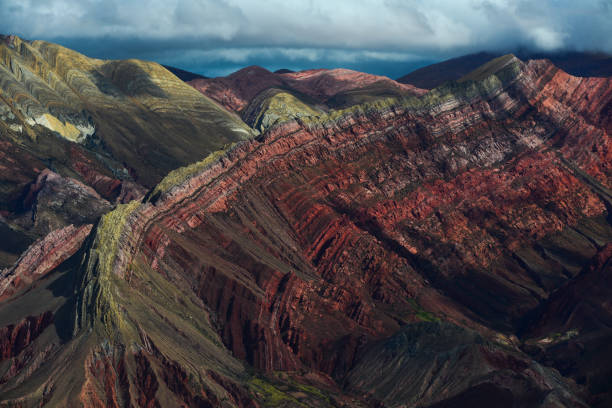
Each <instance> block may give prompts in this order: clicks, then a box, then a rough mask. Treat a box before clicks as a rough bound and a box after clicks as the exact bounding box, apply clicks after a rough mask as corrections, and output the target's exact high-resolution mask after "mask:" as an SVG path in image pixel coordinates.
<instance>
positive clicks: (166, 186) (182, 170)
mask: <svg viewBox="0 0 612 408" xmlns="http://www.w3.org/2000/svg"><path fill="white" fill-rule="evenodd" d="M235 145H236V143H231V144H229V145H226V146H225V147H224V148H223V149H221V150H217V151H215V152H212V153H211V154H209V155H208V156H206V158H204V160H200V161H198V162H195V163H192V164H190V165H188V166H184V167H179V168H178V169H176V170H173V171H171V172H170V173H168V175H167V176H166V177H164V178H163V180H162V181H161V182H160V183H159V184H158V185H157V186H155V188H154V189H153V192H152V193H151V197H156V196H159V195H160V194H161V193H167V192H168V191H169V190H170V189H171V188H172V187H174V186H177V185H179V184H181V183H184V182H185V181H187V180H189V179H190V178H191V177H193V176H195V175H196V174H198V173H199V172H201V171H202V170H204V169H205V168H206V167H207V166H208V165H210V164H212V163H214V162H215V161H217V160H219V159H220V158H221V157H223V155H224V154H225V153H226V152H227V151H228V150H229V149H231V148H232V147H234V146H235Z"/></svg>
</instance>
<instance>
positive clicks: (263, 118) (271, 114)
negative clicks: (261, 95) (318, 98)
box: [252, 92, 322, 131]
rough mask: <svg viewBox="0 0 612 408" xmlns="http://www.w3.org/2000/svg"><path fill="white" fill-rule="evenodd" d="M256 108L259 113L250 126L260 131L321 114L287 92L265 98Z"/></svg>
mask: <svg viewBox="0 0 612 408" xmlns="http://www.w3.org/2000/svg"><path fill="white" fill-rule="evenodd" d="M258 108H259V113H258V114H257V116H256V117H255V120H254V121H253V125H252V126H253V127H254V128H255V129H257V130H260V131H264V130H265V129H267V128H269V127H270V126H272V125H275V124H277V123H282V122H286V121H288V120H291V119H296V118H302V117H306V116H313V117H316V116H319V115H321V113H322V112H320V111H317V110H315V109H314V108H312V107H310V106H309V105H307V104H305V103H304V102H302V101H301V100H299V99H298V98H297V97H295V96H294V95H292V94H290V93H288V92H278V93H276V94H274V95H273V96H271V97H268V98H266V99H265V100H264V102H263V103H262V104H261V105H260V106H259V107H258Z"/></svg>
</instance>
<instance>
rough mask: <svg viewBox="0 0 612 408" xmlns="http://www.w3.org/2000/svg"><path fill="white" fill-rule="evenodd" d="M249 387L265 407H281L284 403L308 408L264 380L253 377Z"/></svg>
mask: <svg viewBox="0 0 612 408" xmlns="http://www.w3.org/2000/svg"><path fill="white" fill-rule="evenodd" d="M247 386H248V388H249V389H250V390H251V391H252V392H253V393H254V394H255V395H257V396H258V397H260V399H261V400H262V402H263V404H264V407H270V408H273V407H278V406H281V404H284V403H292V404H295V406H303V407H306V405H304V404H301V403H300V402H299V401H298V400H297V399H296V398H295V397H292V396H291V395H289V394H287V393H285V392H283V391H281V390H280V389H278V388H277V387H275V386H274V385H272V384H271V383H269V382H268V381H266V380H264V379H262V378H259V377H253V378H252V379H251V380H249V382H248V384H247Z"/></svg>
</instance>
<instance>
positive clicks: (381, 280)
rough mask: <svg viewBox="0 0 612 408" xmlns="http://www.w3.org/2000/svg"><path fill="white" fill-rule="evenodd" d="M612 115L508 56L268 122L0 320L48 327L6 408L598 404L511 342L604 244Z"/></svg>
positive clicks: (607, 89)
mask: <svg viewBox="0 0 612 408" xmlns="http://www.w3.org/2000/svg"><path fill="white" fill-rule="evenodd" d="M282 75H283V76H291V75H293V76H295V77H296V79H295V81H299V78H298V77H299V76H300V75H304V76H305V78H313V77H315V78H316V75H315V73H306V74H304V73H302V74H300V73H297V74H291V73H287V74H282ZM270 78H271V79H270V80H271V81H272V79H273V78H272V77H270ZM274 78H277V77H274ZM313 81H315V80H313ZM315 83H316V81H315ZM266 86H267V85H266ZM275 86H276V85H275ZM312 86H313V87H314V88H316V87H315V86H314V85H312ZM268 88H269V87H268ZM313 92H315V91H313ZM313 94H314V93H313ZM290 95H292V96H293V94H290ZM272 96H273V97H275V96H278V93H273V95H272ZM252 97H254V98H255V99H257V98H256V95H252ZM283 98H289V99H290V98H291V97H290V96H287V97H285V96H283ZM230 99H231V98H230ZM240 100H242V99H240ZM282 100H286V99H282V98H281V101H282ZM238 102H239V101H238ZM238 102H236V103H238ZM249 103H250V102H249ZM292 103H294V104H295V101H293V102H292ZM611 103H612V81H610V80H605V79H580V78H575V77H571V76H569V75H567V74H566V73H564V72H562V71H560V70H559V69H557V68H556V67H554V66H553V65H551V64H550V63H547V62H545V61H530V62H528V63H523V62H521V61H519V60H518V59H516V58H515V57H513V56H505V57H503V58H500V59H497V60H494V61H492V62H490V63H489V64H486V65H485V66H483V67H482V68H481V69H479V70H477V71H475V72H474V73H473V74H472V75H471V76H469V77H468V78H465V80H463V81H461V82H455V83H450V84H447V85H445V86H443V87H439V88H436V89H434V90H432V91H430V92H429V93H427V94H425V95H420V96H417V95H408V94H406V95H404V96H402V97H394V98H391V97H386V96H385V97H383V98H373V100H372V102H370V103H367V104H362V105H353V106H351V107H348V108H346V109H343V110H331V111H330V112H328V113H322V112H319V111H316V110H314V111H312V112H309V114H307V115H302V116H300V115H295V116H292V115H288V116H284V114H285V112H286V111H282V112H280V114H279V113H278V112H279V111H278V110H275V109H276V107H275V105H274V104H269V105H268V108H270V107H271V108H272V110H271V111H270V112H271V113H274V115H276V116H269V120H268V121H267V122H265V121H264V120H263V119H262V121H260V122H259V123H260V124H264V122H265V124H264V126H262V127H261V129H262V130H263V133H262V135H261V136H259V137H258V138H256V139H253V140H248V141H240V142H237V143H234V144H232V145H228V146H225V147H224V148H223V149H222V150H219V151H216V152H215V153H213V154H211V155H209V156H208V157H207V158H205V159H203V160H200V161H198V162H195V163H192V164H190V165H189V166H186V167H182V168H179V169H177V170H174V171H172V172H170V173H169V174H167V175H166V177H164V179H163V180H161V182H160V183H159V184H157V186H156V187H154V188H152V189H151V190H150V191H149V192H148V193H147V195H146V196H145V197H144V198H143V199H141V200H134V201H131V202H129V203H126V204H119V205H117V207H116V208H115V209H114V210H113V211H110V212H108V213H106V214H105V215H103V216H102V217H101V219H100V220H99V221H98V222H97V224H96V227H95V228H94V229H92V232H91V233H90V234H89V236H88V238H87V239H85V241H84V243H83V245H82V246H81V248H80V250H79V251H78V252H76V253H75V255H74V256H72V257H71V258H69V259H67V260H66V261H65V262H63V263H62V264H61V265H59V266H58V267H57V268H55V269H54V270H52V271H49V272H47V273H46V274H45V276H44V277H43V278H41V279H39V280H38V281H37V282H36V285H34V287H33V289H32V290H31V291H29V292H27V293H25V294H24V295H23V296H19V297H15V298H10V299H7V300H5V301H4V302H3V304H2V305H0V327H6V331H7V332H9V331H10V332H11V333H12V332H14V330H15V327H18V325H19V324H22V325H23V324H24V323H19V322H24V321H28V320H27V319H29V318H30V317H29V316H41V315H42V314H43V313H51V314H52V316H53V319H52V322H51V320H44V321H45V322H46V321H49V322H50V323H49V324H48V325H47V326H45V327H46V329H43V328H42V325H38V326H36V325H34V327H39V326H40V328H37V329H36V330H32V332H33V333H36V334H35V335H31V336H30V337H29V338H31V339H32V340H31V341H29V342H28V343H27V345H25V346H24V347H23V348H22V347H21V346H20V347H13V346H12V345H11V344H8V345H6V346H3V347H5V348H6V349H14V350H15V351H14V352H12V353H11V354H10V356H8V354H7V357H5V361H9V360H10V365H11V367H16V368H13V369H11V370H8V369H7V370H6V373H8V374H5V378H6V381H5V382H3V383H1V384H0V390H2V393H3V395H6V397H3V398H4V400H3V403H4V404H5V405H11V404H12V405H17V406H19V405H20V404H21V405H23V406H26V405H27V404H41V403H43V404H44V403H46V404H48V405H50V406H61V405H62V404H64V405H67V404H83V405H86V406H97V405H99V406H105V405H107V406H126V405H133V406H261V405H263V406H300V404H301V405H305V406H329V405H331V406H343V405H344V406H401V405H402V404H415V405H417V406H431V407H443V406H453V404H455V405H458V404H468V403H469V404H472V405H474V406H486V405H490V404H491V401H492V399H493V398H494V397H495V396H496V395H497V396H499V398H498V399H495V401H498V402H500V404H505V406H557V407H559V406H567V407H570V406H588V404H600V403H602V401H604V399H603V397H601V395H600V394H605V393H606V392H609V390H608V389H599V388H594V387H592V386H591V383H589V384H585V385H586V386H582V385H581V382H580V381H579V379H578V378H577V376H574V374H573V372H572V373H570V372H569V371H568V373H569V374H568V376H569V377H572V376H573V377H572V378H574V379H576V382H577V383H578V385H576V384H575V383H574V381H573V380H572V379H570V378H566V377H563V376H562V375H561V374H560V373H559V372H557V371H555V368H559V366H558V365H556V363H555V364H550V365H553V366H554V368H550V367H545V366H544V365H543V364H548V363H547V360H546V358H545V357H546V351H547V350H544V351H542V352H541V353H540V354H541V355H539V356H537V357H538V358H540V362H536V361H533V360H532V359H531V358H530V357H528V354H526V352H527V353H530V354H531V355H533V356H536V355H537V353H538V352H539V350H532V349H530V348H529V347H528V346H529V344H528V343H529V342H524V341H525V340H530V339H532V338H534V337H537V336H549V335H552V334H551V333H548V332H547V330H548V328H549V327H550V328H551V329H552V328H553V327H557V325H559V322H551V323H550V325H546V324H541V325H536V326H538V327H542V328H545V329H542V330H544V331H543V332H541V333H540V332H538V333H537V334H535V332H532V331H530V330H532V329H530V326H529V324H531V323H532V322H536V321H538V320H537V319H538V316H540V315H538V311H539V310H545V309H546V308H547V307H550V308H552V309H556V308H559V306H558V305H557V303H555V300H554V299H555V296H556V294H557V293H562V292H563V291H564V290H567V289H564V288H566V287H574V285H578V286H580V285H579V284H578V282H580V281H581V280H582V279H584V278H583V276H585V272H584V268H585V265H586V264H588V263H589V262H593V261H592V259H599V258H598V257H602V256H603V255H601V254H605V253H607V249H606V248H607V247H606V245H607V244H609V243H610V242H612V227H611V226H610V224H609V222H608V208H609V205H610V199H611V197H610V194H609V190H608V188H609V177H610V169H609V163H610V157H609V155H608V154H609V153H608V151H609V150H608V146H609V133H610V122H609V114H608V112H609V110H610V106H611ZM242 106H243V107H244V106H245V105H242ZM310 108H311V109H314V108H312V106H310ZM257 117H259V118H262V116H257ZM264 118H265V115H264ZM598 254H599V255H598ZM596 270H600V269H597V268H596ZM605 270H607V269H605ZM598 279H599V278H598ZM598 281H599V280H598ZM576 293H583V292H581V291H576ZM582 296H584V295H580V294H579V295H578V297H582ZM598 298H599V297H598ZM34 299H40V300H42V302H35V301H34ZM585 310H586V309H585ZM541 316H543V317H541V319H542V321H546V318H545V316H546V314H545V313H542V314H541ZM24 319H25V320H24ZM422 321H425V322H429V323H428V324H427V323H418V322H422ZM439 321H445V322H444V323H442V322H439ZM534 324H535V323H534ZM11 325H12V326H11ZM602 325H603V326H605V327H607V323H606V321H603V322H602ZM28 327H29V326H28ZM554 330H556V328H555V329H554ZM432 337H433V340H436V341H433V340H432ZM585 347H588V348H589V350H591V349H590V347H593V346H592V345H590V344H589V345H586V346H585ZM600 356H602V358H609V357H608V356H605V355H600ZM69 361H70V362H71V364H70V365H67V362H69ZM382 363H385V364H384V366H381V365H380V364H382ZM2 364H3V366H2V367H6V366H8V365H9V363H4V362H2ZM387 366H389V367H392V368H393V370H395V371H389V370H391V368H389V370H387V368H388V367H387ZM383 371H384V372H383ZM279 372H281V373H280V374H279ZM390 372H391V373H395V375H390V374H389V373H390ZM47 373H53V376H51V375H48V374H47ZM594 375H597V376H598V375H599V374H594ZM453 376H460V377H461V378H459V379H457V378H453ZM406 379H411V381H410V386H408V385H407V383H405V382H404V381H405V380H406ZM412 380H414V381H412ZM604 388H605V387H604ZM500 395H501V396H500ZM598 398H599V399H598ZM602 406H603V405H602Z"/></svg>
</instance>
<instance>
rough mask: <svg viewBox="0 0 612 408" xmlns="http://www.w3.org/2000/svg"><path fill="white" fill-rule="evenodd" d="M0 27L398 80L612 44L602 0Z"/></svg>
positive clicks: (115, 14) (117, 8)
mask: <svg viewBox="0 0 612 408" xmlns="http://www.w3.org/2000/svg"><path fill="white" fill-rule="evenodd" d="M0 33H5V34H17V35H19V36H21V37H24V38H27V39H42V40H48V41H53V42H58V43H60V44H62V45H65V46H68V47H70V48H74V49H76V50H78V51H80V52H83V53H84V54H86V55H89V56H93V57H98V58H113V59H116V58H141V59H148V60H154V61H157V62H160V63H163V64H169V65H174V66H177V67H180V68H183V69H187V70H191V71H194V72H198V73H201V74H204V75H208V76H216V75H225V74H227V73H230V72H232V71H235V70H237V69H239V68H241V67H244V66H247V65H252V64H257V65H262V66H264V67H266V68H268V69H271V70H275V69H278V68H290V69H306V68H315V67H321V68H331V67H346V68H352V69H358V70H362V71H366V72H372V73H376V74H383V75H388V76H391V77H398V76H401V75H402V74H405V73H408V72H409V71H411V70H412V69H414V68H416V67H418V66H422V65H425V64H427V63H431V62H435V61H440V60H443V59H446V58H449V57H454V56H459V55H463V54H467V53H470V52H476V51H482V50H488V51H498V50H504V51H506V50H508V51H512V50H513V49H516V48H522V49H534V50H544V51H555V50H566V49H570V50H589V51H605V52H612V0H529V1H528V0H302V1H298V0H151V1H137V0H0Z"/></svg>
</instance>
